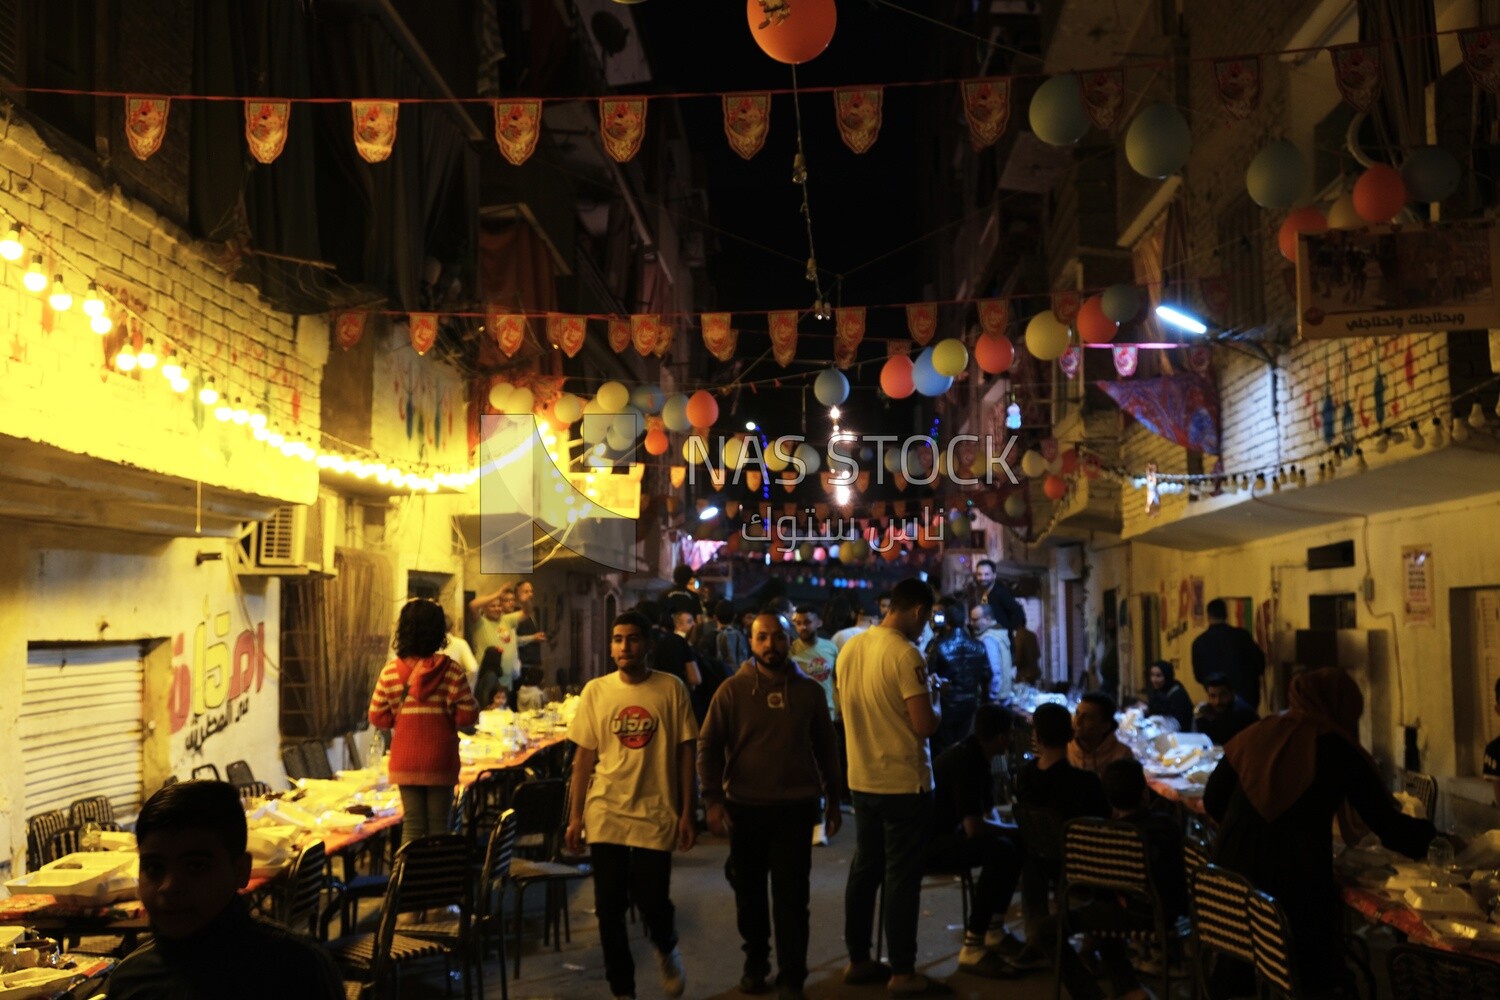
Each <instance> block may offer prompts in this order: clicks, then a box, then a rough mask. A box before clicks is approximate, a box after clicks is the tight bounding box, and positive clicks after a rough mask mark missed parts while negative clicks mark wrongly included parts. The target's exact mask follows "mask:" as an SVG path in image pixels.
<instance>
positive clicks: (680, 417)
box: [661, 392, 693, 434]
mask: <svg viewBox="0 0 1500 1000" xmlns="http://www.w3.org/2000/svg"><path fill="white" fill-rule="evenodd" d="M687 405H688V398H687V397H686V396H684V395H683V394H682V393H680V392H679V393H675V394H673V396H672V398H670V399H668V400H667V401H666V402H665V403H664V404H662V408H661V422H662V423H664V424H666V425H667V430H669V431H676V432H677V433H679V434H681V433H683V432H684V431H686V430H687V429H688V428H689V427H691V426H693V422H692V421H691V420H689V419H688V413H687Z"/></svg>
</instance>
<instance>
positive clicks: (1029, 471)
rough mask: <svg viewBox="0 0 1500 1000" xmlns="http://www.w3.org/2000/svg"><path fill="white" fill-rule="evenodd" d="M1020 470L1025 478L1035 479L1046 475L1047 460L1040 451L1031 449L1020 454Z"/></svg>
mask: <svg viewBox="0 0 1500 1000" xmlns="http://www.w3.org/2000/svg"><path fill="white" fill-rule="evenodd" d="M1021 471H1022V472H1024V473H1025V474H1026V478H1028V479H1035V478H1037V477H1038V476H1042V475H1046V473H1047V460H1046V459H1045V458H1043V457H1042V453H1041V452H1039V451H1037V450H1036V449H1032V450H1031V451H1028V452H1027V453H1026V454H1024V455H1022V456H1021Z"/></svg>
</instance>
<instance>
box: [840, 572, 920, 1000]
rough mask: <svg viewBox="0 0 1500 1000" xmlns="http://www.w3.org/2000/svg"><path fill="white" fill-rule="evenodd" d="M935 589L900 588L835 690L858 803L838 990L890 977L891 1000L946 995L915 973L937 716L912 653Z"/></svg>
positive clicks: (850, 651)
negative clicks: (885, 961) (844, 962)
mask: <svg viewBox="0 0 1500 1000" xmlns="http://www.w3.org/2000/svg"><path fill="white" fill-rule="evenodd" d="M932 604H933V593H932V588H931V587H929V586H928V585H927V584H926V583H923V582H922V581H921V580H917V579H909V580H902V581H901V582H900V583H898V584H897V585H896V587H895V589H894V590H893V591H892V592H891V607H890V612H889V613H888V614H887V615H886V616H885V618H884V620H882V621H881V623H880V624H879V625H876V626H874V627H872V628H871V629H870V630H869V631H867V632H864V633H862V634H860V635H857V636H855V637H854V638H853V639H850V640H849V641H848V642H847V643H845V644H844V648H843V649H842V650H841V651H840V652H839V659H838V664H837V667H836V669H835V671H834V685H835V687H834V691H835V694H836V697H837V699H838V705H839V713H840V715H842V717H843V719H844V733H845V736H846V737H847V740H846V749H847V750H848V754H849V787H850V789H851V790H852V791H853V798H854V822H855V827H856V834H855V836H856V839H855V848H854V860H853V862H852V863H851V864H850V867H849V881H848V885H847V886H846V888H845V890H844V944H845V946H846V947H848V949H849V965H848V966H847V967H846V968H845V969H844V982H846V983H849V984H859V983H873V982H880V981H882V980H884V979H885V978H886V977H887V976H889V978H890V982H889V986H888V989H889V991H890V994H891V995H892V996H900V997H910V996H926V995H934V994H935V992H946V988H945V987H943V986H942V985H941V984H938V983H934V982H931V981H930V980H928V979H927V977H926V976H923V975H921V974H919V973H918V972H917V971H916V961H917V916H918V912H919V908H920V905H921V890H922V867H923V862H924V860H925V855H926V844H927V841H928V839H929V837H930V836H931V834H932V808H933V807H932V759H931V757H929V756H928V752H927V738H928V737H930V736H931V735H932V734H933V733H935V732H937V729H938V724H939V722H940V720H941V718H942V714H941V709H940V708H939V706H938V703H937V695H936V692H935V691H934V690H933V687H932V685H931V683H930V681H929V679H928V676H927V666H926V664H925V663H924V662H923V660H922V654H921V653H920V652H918V651H917V647H916V646H915V645H914V643H915V641H916V638H917V636H919V635H921V634H922V629H923V628H924V627H925V626H926V625H927V620H928V618H930V617H931V615H932ZM877 890H878V891H879V892H880V895H881V898H882V899H883V900H884V904H885V932H886V939H887V940H888V941H889V942H890V954H891V965H890V969H889V970H887V969H886V967H885V966H883V965H881V964H880V963H878V962H875V961H872V960H871V958H870V937H871V933H870V931H871V927H870V925H871V920H870V918H871V916H873V915H874V913H875V896H876V892H877Z"/></svg>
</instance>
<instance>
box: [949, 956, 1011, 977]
mask: <svg viewBox="0 0 1500 1000" xmlns="http://www.w3.org/2000/svg"><path fill="white" fill-rule="evenodd" d="M958 971H959V972H964V973H967V974H968V975H971V976H983V977H984V978H985V979H1015V978H1016V977H1017V976H1022V975H1025V973H1024V972H1022V970H1020V969H1018V968H1016V967H1015V966H1014V965H1011V964H1010V963H1009V962H1007V961H1006V960H1005V959H1003V958H1001V957H1000V956H999V955H998V954H996V953H995V952H993V951H986V952H985V953H984V954H983V955H981V956H980V957H979V958H978V959H976V960H974V961H972V962H965V961H964V956H963V955H962V954H960V955H959V957H958Z"/></svg>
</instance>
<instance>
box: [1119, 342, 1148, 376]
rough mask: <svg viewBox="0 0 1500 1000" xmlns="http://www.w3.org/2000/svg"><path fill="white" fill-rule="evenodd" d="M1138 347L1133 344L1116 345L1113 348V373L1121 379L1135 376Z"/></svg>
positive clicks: (1138, 355) (1138, 356) (1138, 358)
mask: <svg viewBox="0 0 1500 1000" xmlns="http://www.w3.org/2000/svg"><path fill="white" fill-rule="evenodd" d="M1140 351H1141V349H1140V348H1139V347H1136V346H1135V345H1134V344H1116V345H1115V346H1114V356H1115V373H1116V374H1117V375H1119V376H1120V377H1121V378H1129V377H1130V376H1132V375H1134V374H1135V367H1136V364H1137V363H1138V362H1139V360H1140Z"/></svg>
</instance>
